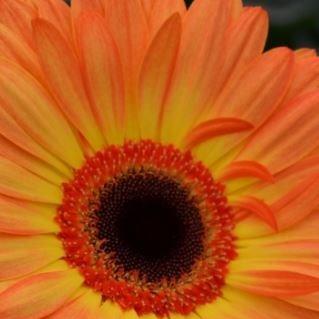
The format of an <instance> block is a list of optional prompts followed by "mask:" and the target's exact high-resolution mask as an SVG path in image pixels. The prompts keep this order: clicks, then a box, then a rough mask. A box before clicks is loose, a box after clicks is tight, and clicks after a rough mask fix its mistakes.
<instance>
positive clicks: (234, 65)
mask: <svg viewBox="0 0 319 319" xmlns="http://www.w3.org/2000/svg"><path fill="white" fill-rule="evenodd" d="M267 33H268V15H267V13H266V11H264V10H262V9H261V8H245V10H244V11H243V13H242V14H241V15H240V16H239V18H238V19H237V20H235V21H234V22H233V23H232V24H231V25H230V27H229V30H228V31H227V38H226V40H225V41H226V43H225V48H224V54H225V57H224V58H225V62H224V65H223V68H222V70H221V74H220V75H219V78H220V84H221V85H222V84H224V82H226V81H229V80H230V76H236V72H239V71H240V70H242V69H243V68H245V67H246V66H247V65H248V64H249V63H251V62H252V61H253V59H255V58H257V57H258V56H259V55H261V54H262V51H263V50H264V47H265V43H266V38H267ZM209 106H210V107H211V105H209Z"/></svg>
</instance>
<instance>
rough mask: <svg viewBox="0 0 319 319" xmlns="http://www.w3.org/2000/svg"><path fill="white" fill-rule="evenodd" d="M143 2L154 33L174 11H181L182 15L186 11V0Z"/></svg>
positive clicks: (145, 0)
mask: <svg viewBox="0 0 319 319" xmlns="http://www.w3.org/2000/svg"><path fill="white" fill-rule="evenodd" d="M146 2H149V3H150V4H147V3H146ZM142 4H143V5H144V8H145V10H146V14H147V17H148V22H149V25H150V28H151V31H152V32H153V33H155V32H157V31H158V29H159V28H160V27H162V25H163V24H164V22H165V21H166V20H167V19H168V18H169V17H170V16H171V15H173V14H174V13H179V14H180V16H184V14H185V13H186V6H185V2H184V0H154V1H148V0H144V1H142Z"/></svg>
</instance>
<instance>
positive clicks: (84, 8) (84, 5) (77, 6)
mask: <svg viewBox="0 0 319 319" xmlns="http://www.w3.org/2000/svg"><path fill="white" fill-rule="evenodd" d="M71 10H72V18H73V21H76V20H77V19H78V18H79V17H80V16H81V15H82V14H83V13H84V12H92V11H94V12H95V13H98V14H99V15H101V16H103V15H104V5H103V0H73V1H72V5H71Z"/></svg>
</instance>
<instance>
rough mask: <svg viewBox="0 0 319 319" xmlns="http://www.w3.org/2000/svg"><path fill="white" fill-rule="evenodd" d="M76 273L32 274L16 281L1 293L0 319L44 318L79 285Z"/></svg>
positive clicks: (79, 280)
mask: <svg viewBox="0 0 319 319" xmlns="http://www.w3.org/2000/svg"><path fill="white" fill-rule="evenodd" d="M82 281H83V280H82V278H81V276H80V275H79V274H78V273H77V272H76V271H75V270H69V271H56V272H50V273H42V274H38V275H34V276H31V277H28V278H26V279H23V280H21V281H19V282H18V283H16V284H14V285H13V286H11V287H9V288H8V289H7V290H6V291H4V292H3V293H2V294H0V317H2V318H6V319H35V318H43V317H45V316H48V315H50V314H51V313H52V312H54V311H56V310H57V309H59V308H60V307H61V306H63V305H64V304H65V302H66V301H67V300H68V298H69V297H70V296H71V295H72V294H73V293H74V292H75V291H76V290H77V289H78V288H79V287H80V286H81V284H82Z"/></svg>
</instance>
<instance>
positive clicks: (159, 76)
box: [139, 1, 181, 139]
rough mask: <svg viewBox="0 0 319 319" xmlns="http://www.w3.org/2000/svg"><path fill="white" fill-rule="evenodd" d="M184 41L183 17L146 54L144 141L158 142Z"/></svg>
mask: <svg viewBox="0 0 319 319" xmlns="http://www.w3.org/2000/svg"><path fill="white" fill-rule="evenodd" d="M173 2H174V1H173ZM180 37H181V18H180V16H179V14H174V15H173V16H172V17H170V18H169V19H168V20H167V21H166V22H165V23H164V25H163V26H162V27H161V28H160V30H159V31H158V33H157V34H156V36H155V37H154V39H153V41H152V43H151V45H150V47H149V49H148V51H147V53H146V56H145V59H144V62H143V66H142V70H141V74H140V81H139V105H140V110H139V116H140V129H141V135H142V138H152V139H156V138H158V133H159V127H158V126H159V118H160V116H161V111H162V108H163V103H164V100H165V96H166V93H167V90H168V87H169V84H170V80H171V77H172V73H173V70H174V66H175V61H176V57H177V53H178V48H179V43H180Z"/></svg>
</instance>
